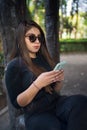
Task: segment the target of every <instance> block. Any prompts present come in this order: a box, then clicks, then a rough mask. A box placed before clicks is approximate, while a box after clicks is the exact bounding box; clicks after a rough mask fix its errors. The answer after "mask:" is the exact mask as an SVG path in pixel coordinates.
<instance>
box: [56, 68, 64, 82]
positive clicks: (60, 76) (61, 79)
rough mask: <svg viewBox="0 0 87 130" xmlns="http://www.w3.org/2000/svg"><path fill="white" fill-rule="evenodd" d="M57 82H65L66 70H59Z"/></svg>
mask: <svg viewBox="0 0 87 130" xmlns="http://www.w3.org/2000/svg"><path fill="white" fill-rule="evenodd" d="M55 78H56V80H57V81H59V82H60V81H63V80H64V70H59V73H58V75H57V76H56V77H55Z"/></svg>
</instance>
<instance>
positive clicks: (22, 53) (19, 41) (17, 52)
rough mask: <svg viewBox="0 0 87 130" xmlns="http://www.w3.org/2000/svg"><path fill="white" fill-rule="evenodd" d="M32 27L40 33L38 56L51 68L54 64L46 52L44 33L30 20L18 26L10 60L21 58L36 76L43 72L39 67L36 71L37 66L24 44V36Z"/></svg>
mask: <svg viewBox="0 0 87 130" xmlns="http://www.w3.org/2000/svg"><path fill="white" fill-rule="evenodd" d="M32 27H36V28H37V29H38V30H39V31H40V34H41V37H42V40H41V41H42V43H41V47H40V50H39V52H38V54H39V55H42V56H43V57H44V58H45V59H46V60H47V62H48V63H49V65H50V66H51V67H52V68H53V66H54V63H53V61H52V59H51V57H50V55H49V53H48V50H47V46H46V40H45V35H44V32H43V30H42V29H41V27H40V26H39V25H38V24H37V23H36V22H34V21H32V20H30V21H28V22H27V21H23V22H21V23H20V24H19V26H18V28H17V30H16V34H15V35H16V42H15V45H14V48H13V51H12V54H11V57H10V59H11V60H12V59H13V58H15V57H22V59H23V60H24V62H25V64H26V65H27V66H28V68H29V69H31V70H32V71H33V73H35V74H36V75H37V76H38V75H39V74H40V73H42V72H43V71H45V70H44V69H43V68H41V67H39V69H38V68H37V66H36V65H34V64H33V62H32V60H31V58H30V57H29V52H28V49H27V47H26V44H25V34H26V32H27V31H28V30H30V29H31V28H32Z"/></svg>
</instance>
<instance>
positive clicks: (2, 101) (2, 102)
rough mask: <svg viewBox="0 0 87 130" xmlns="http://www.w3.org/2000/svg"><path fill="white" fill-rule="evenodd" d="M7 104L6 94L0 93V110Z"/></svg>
mask: <svg viewBox="0 0 87 130" xmlns="http://www.w3.org/2000/svg"><path fill="white" fill-rule="evenodd" d="M6 105H7V101H6V95H5V94H4V93H3V94H1V95H0V110H1V109H3V108H4V107H5V106H6Z"/></svg>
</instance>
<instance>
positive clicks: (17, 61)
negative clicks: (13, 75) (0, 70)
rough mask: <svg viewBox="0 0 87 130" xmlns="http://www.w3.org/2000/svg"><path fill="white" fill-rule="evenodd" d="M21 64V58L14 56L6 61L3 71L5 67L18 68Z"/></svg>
mask: <svg viewBox="0 0 87 130" xmlns="http://www.w3.org/2000/svg"><path fill="white" fill-rule="evenodd" d="M22 64H23V60H22V58H20V57H16V58H14V59H12V60H11V61H9V62H8V64H7V66H6V68H5V71H6V70H7V69H15V68H20V66H21V65H22Z"/></svg>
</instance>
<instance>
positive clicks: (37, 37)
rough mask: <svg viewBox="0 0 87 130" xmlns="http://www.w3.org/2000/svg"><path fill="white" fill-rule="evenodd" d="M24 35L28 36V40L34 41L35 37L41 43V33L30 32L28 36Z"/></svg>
mask: <svg viewBox="0 0 87 130" xmlns="http://www.w3.org/2000/svg"><path fill="white" fill-rule="evenodd" d="M26 37H28V38H29V40H30V42H32V43H33V42H35V41H36V40H37V39H38V41H39V42H40V43H41V42H42V37H41V35H38V36H35V35H34V34H31V35H29V36H26Z"/></svg>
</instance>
